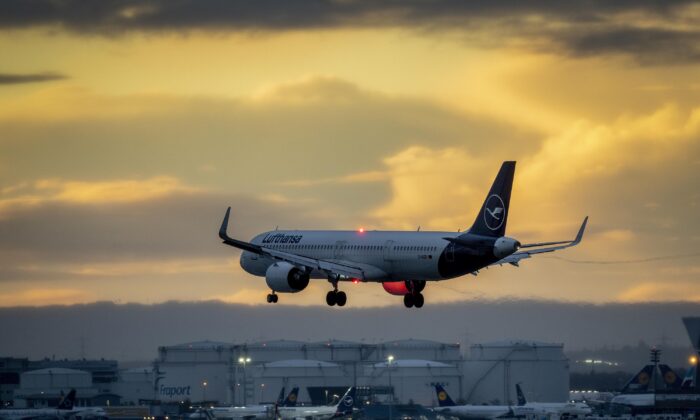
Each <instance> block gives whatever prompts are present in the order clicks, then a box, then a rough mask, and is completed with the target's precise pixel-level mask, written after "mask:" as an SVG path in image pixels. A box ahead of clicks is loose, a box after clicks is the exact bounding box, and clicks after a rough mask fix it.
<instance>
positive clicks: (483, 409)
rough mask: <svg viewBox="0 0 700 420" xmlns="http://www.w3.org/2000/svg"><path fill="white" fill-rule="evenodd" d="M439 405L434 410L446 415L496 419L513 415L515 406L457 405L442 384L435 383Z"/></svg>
mask: <svg viewBox="0 0 700 420" xmlns="http://www.w3.org/2000/svg"><path fill="white" fill-rule="evenodd" d="M434 386H435V393H436V394H437V399H438V406H437V407H433V411H434V412H436V413H438V414H443V415H446V416H451V417H457V418H460V419H495V418H499V417H513V415H514V412H513V407H511V406H509V405H473V404H467V405H457V404H455V402H454V401H453V400H452V398H450V395H449V394H448V393H447V391H445V388H443V387H442V385H440V384H435V385H434Z"/></svg>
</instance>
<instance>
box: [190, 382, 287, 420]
mask: <svg viewBox="0 0 700 420" xmlns="http://www.w3.org/2000/svg"><path fill="white" fill-rule="evenodd" d="M298 395H299V387H294V388H292V390H291V391H290V392H289V395H287V398H285V397H284V387H282V389H281V390H280V394H279V397H278V398H277V401H276V402H275V406H274V407H276V406H282V407H294V406H296V404H297V397H298ZM271 408H273V406H272V405H250V406H245V407H212V408H210V409H206V410H198V411H196V412H194V413H193V414H191V415H190V418H192V419H195V418H205V417H206V418H208V416H207V414H210V415H211V416H212V417H214V418H217V419H247V420H252V419H266V418H269V413H270V410H271Z"/></svg>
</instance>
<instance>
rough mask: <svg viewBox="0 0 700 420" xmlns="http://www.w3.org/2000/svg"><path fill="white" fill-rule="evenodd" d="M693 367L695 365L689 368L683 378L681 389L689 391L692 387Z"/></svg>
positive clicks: (693, 378) (693, 380) (693, 381)
mask: <svg viewBox="0 0 700 420" xmlns="http://www.w3.org/2000/svg"><path fill="white" fill-rule="evenodd" d="M695 367H696V366H695V365H693V366H691V367H690V369H688V372H686V374H685V378H683V382H682V383H681V389H690V388H692V387H693V385H694V383H695Z"/></svg>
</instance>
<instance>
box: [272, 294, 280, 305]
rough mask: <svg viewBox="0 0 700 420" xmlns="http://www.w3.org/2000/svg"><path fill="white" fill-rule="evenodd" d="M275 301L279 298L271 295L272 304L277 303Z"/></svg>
mask: <svg viewBox="0 0 700 420" xmlns="http://www.w3.org/2000/svg"><path fill="white" fill-rule="evenodd" d="M277 300H279V296H277V295H272V303H277Z"/></svg>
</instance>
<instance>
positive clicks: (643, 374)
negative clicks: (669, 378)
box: [620, 365, 654, 393]
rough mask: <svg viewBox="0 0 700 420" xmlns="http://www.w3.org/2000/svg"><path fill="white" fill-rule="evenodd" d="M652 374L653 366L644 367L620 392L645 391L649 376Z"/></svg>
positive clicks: (649, 379)
mask: <svg viewBox="0 0 700 420" xmlns="http://www.w3.org/2000/svg"><path fill="white" fill-rule="evenodd" d="M653 373H654V365H646V366H644V367H643V368H642V370H640V371H639V373H637V374H636V375H634V376H633V377H632V379H630V380H629V382H627V383H626V384H625V386H624V387H623V388H622V390H621V391H620V392H622V393H625V392H629V391H638V392H642V391H646V390H647V388H648V387H649V383H650V382H651V375H652V374H653Z"/></svg>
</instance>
